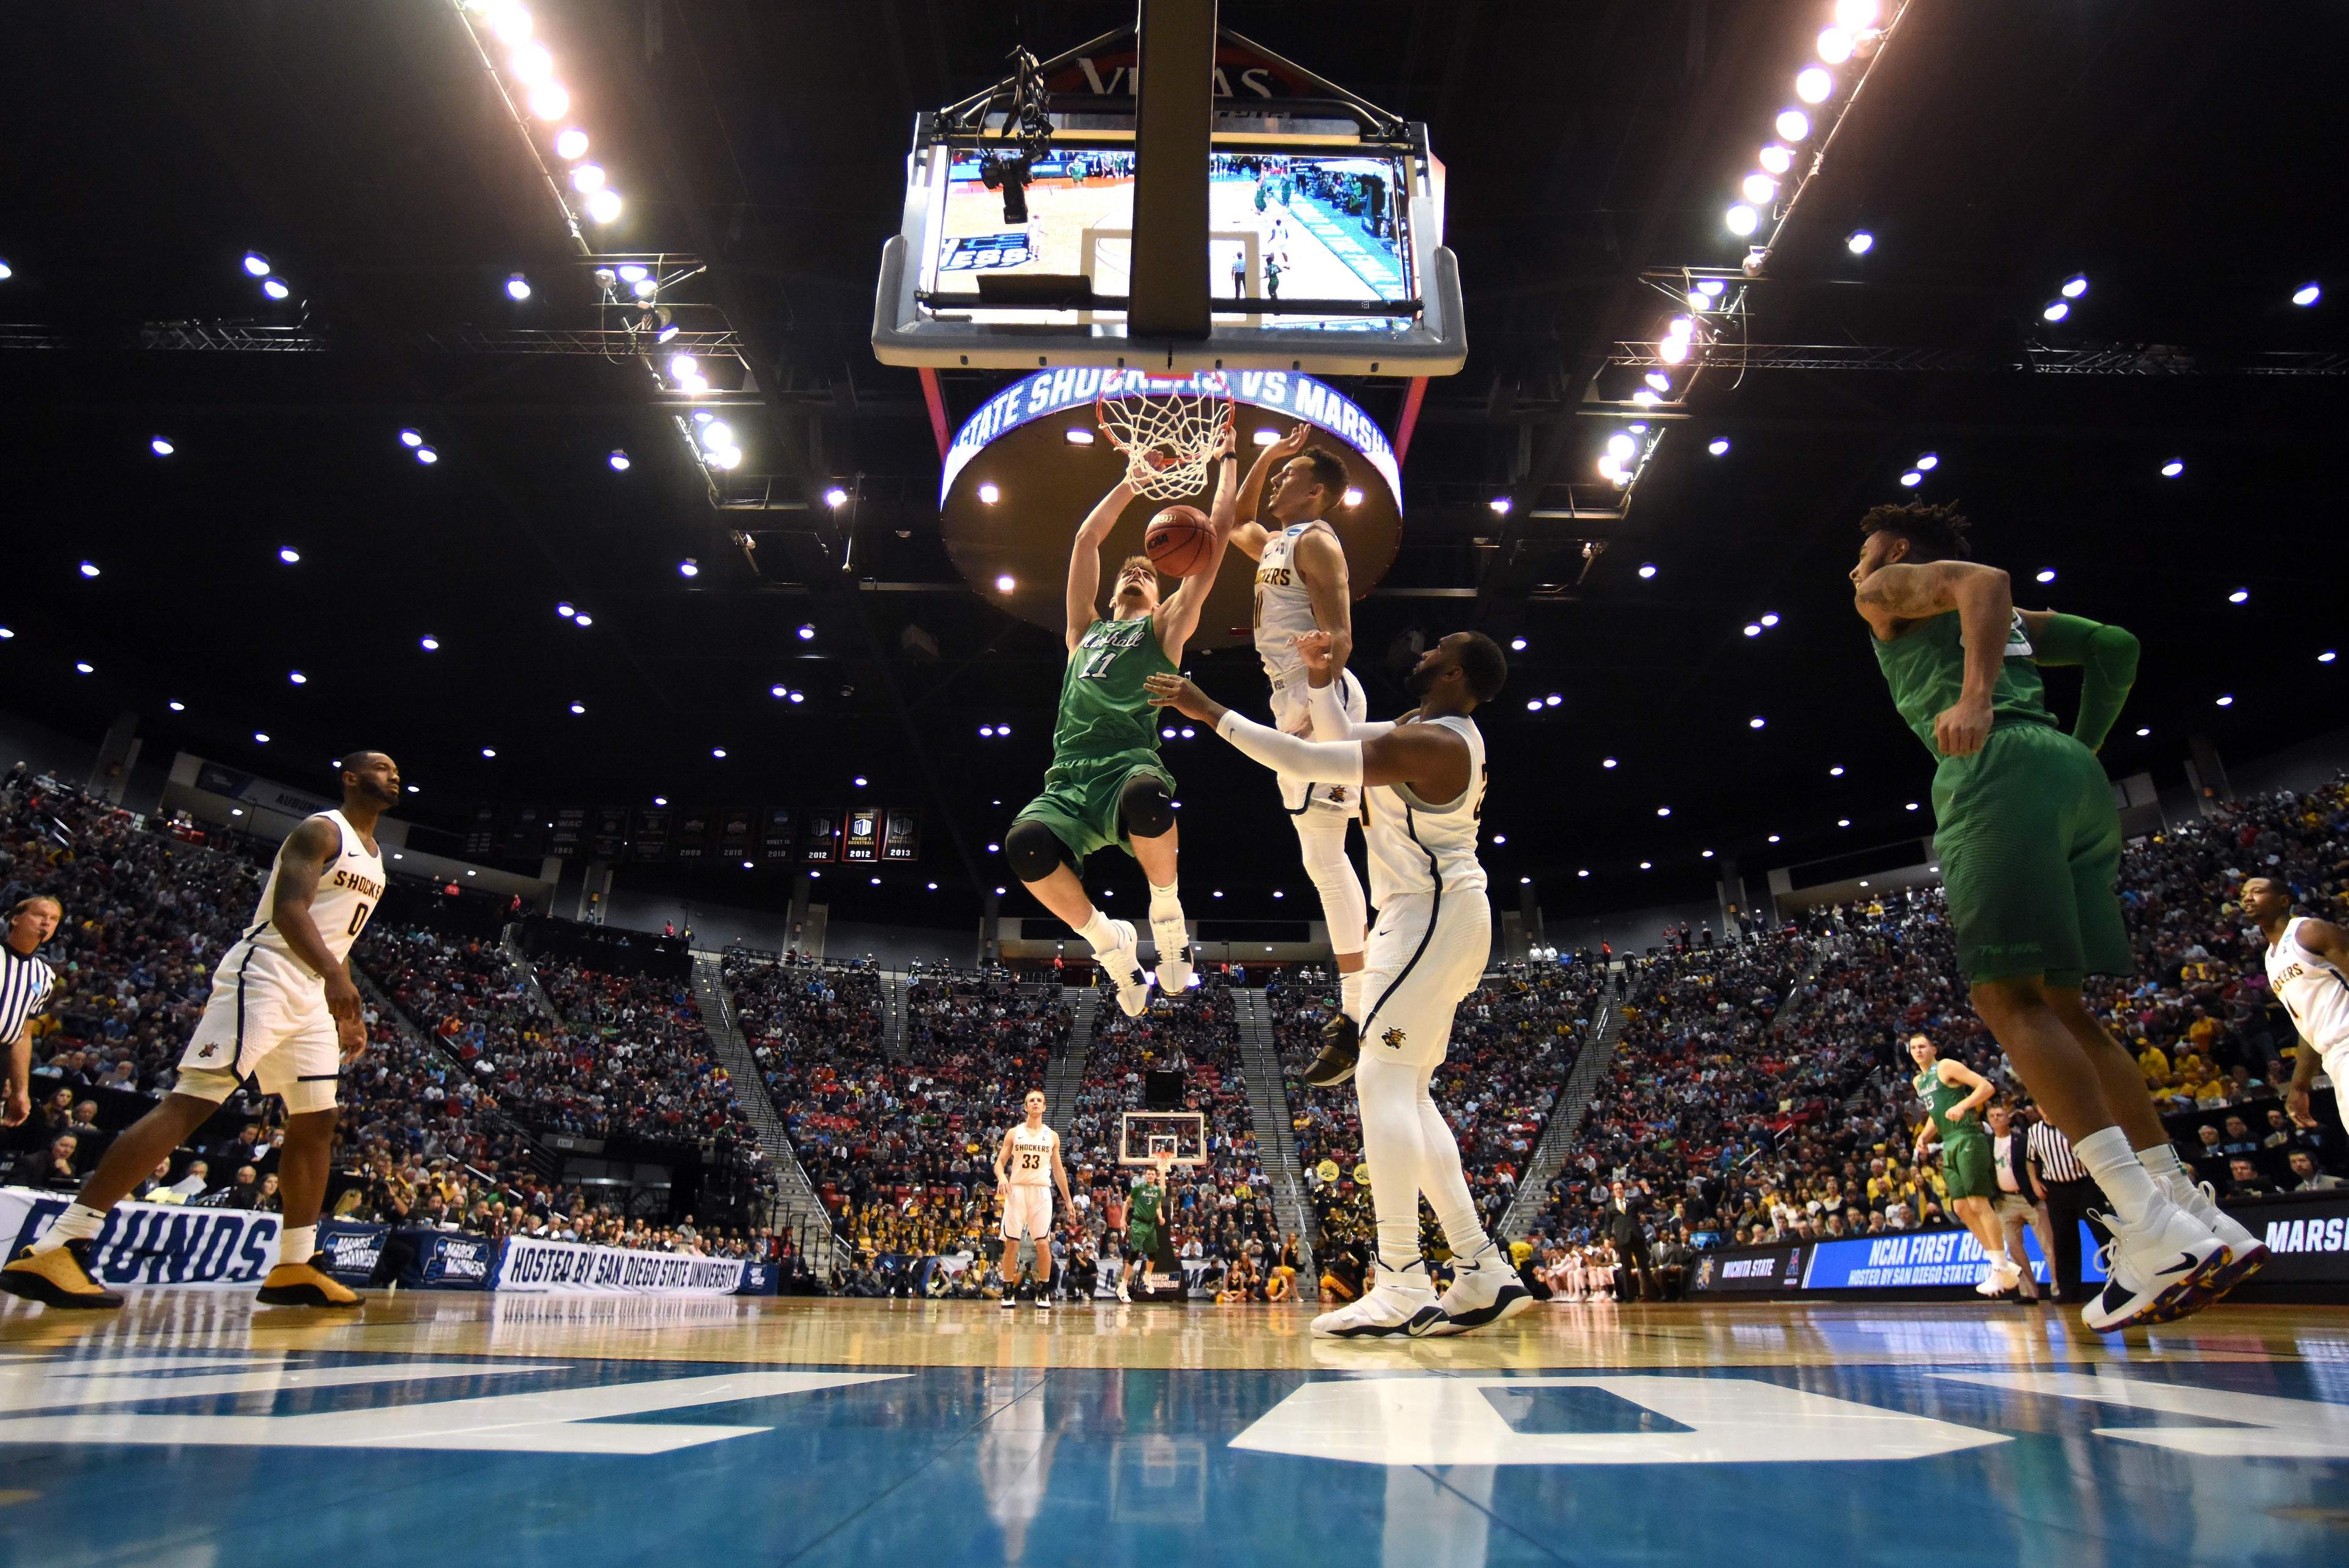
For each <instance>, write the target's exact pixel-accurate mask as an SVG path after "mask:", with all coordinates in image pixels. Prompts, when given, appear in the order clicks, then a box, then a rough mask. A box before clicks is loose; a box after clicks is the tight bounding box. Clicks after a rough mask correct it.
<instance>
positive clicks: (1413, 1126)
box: [1147, 631, 1533, 1339]
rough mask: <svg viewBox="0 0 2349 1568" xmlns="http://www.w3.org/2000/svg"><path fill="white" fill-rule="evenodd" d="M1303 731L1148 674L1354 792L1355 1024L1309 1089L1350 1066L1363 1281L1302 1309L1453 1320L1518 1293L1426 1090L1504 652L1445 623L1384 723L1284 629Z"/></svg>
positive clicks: (1443, 1018)
mask: <svg viewBox="0 0 2349 1568" xmlns="http://www.w3.org/2000/svg"><path fill="white" fill-rule="evenodd" d="M1297 649H1298V651H1299V655H1300V657H1301V658H1302V659H1304V662H1305V668H1306V672H1307V680H1308V691H1309V702H1310V703H1311V705H1312V716H1313V732H1314V733H1315V734H1317V735H1329V736H1332V737H1334V738H1333V739H1330V740H1326V741H1308V740H1303V739H1301V738H1299V737H1298V736H1294V735H1284V734H1282V733H1281V732H1278V730H1270V729H1267V728H1266V727H1265V726H1263V725H1261V724H1257V723H1253V722H1250V721H1248V720H1247V719H1244V718H1242V717H1240V715H1238V714H1237V713H1235V712H1232V711H1229V710H1227V709H1226V708H1225V707H1223V706H1222V705H1221V704H1220V703H1217V702H1214V701H1209V700H1208V698H1207V697H1206V694H1205V693H1203V692H1201V691H1199V689H1198V688H1197V687H1195V686H1194V685H1192V684H1191V683H1190V682H1189V681H1187V680H1184V679H1183V678H1182V677H1181V676H1179V675H1171V674H1169V675H1154V676H1152V677H1151V678H1150V680H1149V681H1148V683H1147V684H1148V686H1149V689H1150V693H1151V699H1152V701H1158V702H1164V703H1167V704H1169V705H1171V706H1173V707H1174V708H1176V709H1179V710H1180V711H1182V712H1184V713H1185V714H1187V715H1188V716H1190V717H1191V718H1194V719H1196V720H1198V721H1199V722H1201V723H1206V724H1213V725H1215V726H1216V733H1217V734H1219V735H1221V736H1223V737H1224V738H1225V739H1226V740H1227V741H1229V742H1231V743H1232V744H1233V745H1235V746H1237V747H1238V748H1239V749H1240V750H1241V751H1242V752H1245V753H1247V755H1249V756H1251V757H1253V758H1255V759H1256V760H1257V762H1260V763H1264V764H1265V765H1266V766H1267V767H1268V768H1271V769H1273V770H1274V771H1275V772H1276V773H1278V774H1281V775H1282V776H1283V777H1284V778H1286V779H1289V780H1297V781H1302V780H1308V779H1310V780H1313V781H1316V782H1318V783H1326V784H1342V785H1344V786H1346V787H1347V788H1349V789H1352V790H1361V791H1363V792H1364V793H1365V794H1366V795H1367V801H1366V804H1367V805H1368V806H1369V809H1370V830H1369V834H1368V838H1369V842H1370V857H1371V892H1372V894H1373V895H1374V896H1375V898H1376V900H1377V903H1378V909H1379V929H1377V930H1376V931H1375V932H1373V933H1372V934H1371V940H1370V947H1369V958H1368V961H1367V962H1366V963H1365V964H1364V966H1363V971H1362V973H1363V981H1364V984H1363V995H1364V996H1365V997H1367V998H1368V999H1369V1001H1368V1005H1367V1008H1366V1011H1365V1014H1364V1017H1363V1019H1362V1021H1361V1025H1360V1027H1359V1029H1357V1027H1356V1025H1355V1024H1354V1022H1353V1020H1352V1019H1351V1018H1350V1016H1348V1015H1344V1014H1340V1017H1339V1018H1338V1019H1336V1020H1334V1021H1333V1022H1332V1029H1333V1030H1334V1033H1333V1034H1332V1036H1331V1038H1330V1042H1329V1044H1327V1045H1326V1046H1325V1048H1324V1049H1323V1052H1322V1055H1321V1059H1320V1060H1319V1061H1318V1062H1316V1063H1315V1064H1314V1067H1313V1069H1312V1070H1310V1071H1309V1073H1308V1074H1307V1082H1309V1083H1312V1084H1315V1085H1330V1084H1338V1083H1343V1082H1344V1081H1345V1079H1346V1078H1347V1077H1349V1076H1351V1077H1352V1078H1353V1080H1354V1088H1355V1093H1356V1096H1357V1098H1358V1100H1359V1103H1360V1106H1361V1122H1362V1155H1363V1158H1364V1159H1365V1160H1366V1161H1367V1162H1368V1163H1369V1165H1370V1168H1371V1208H1372V1209H1373V1210H1375V1212H1376V1215H1377V1220H1378V1243H1379V1245H1378V1271H1377V1278H1376V1282H1375V1283H1374V1284H1373V1286H1372V1288H1371V1290H1369V1291H1368V1292H1366V1293H1364V1294H1363V1296H1362V1299H1361V1300H1360V1301H1358V1302H1355V1303H1352V1304H1351V1305H1350V1306H1345V1307H1341V1308H1340V1309H1339V1310H1337V1311H1336V1312H1329V1313H1324V1314H1321V1315H1320V1316H1319V1317H1317V1318H1315V1319H1314V1320H1313V1332H1314V1333H1315V1334H1323V1335H1328V1336H1333V1337H1337V1338H1344V1339H1354V1338H1377V1337H1392V1336H1394V1335H1398V1334H1414V1335H1417V1334H1460V1333H1464V1332H1465V1331H1466V1330H1469V1329H1472V1328H1481V1327H1483V1326H1485V1324H1490V1323H1497V1322H1499V1321H1500V1320H1501V1319H1503V1318H1506V1317H1510V1316H1514V1315H1515V1314H1517V1313H1519V1312H1522V1311H1524V1310H1525V1309H1526V1307H1528V1306H1530V1305H1531V1304H1532V1303H1533V1298H1532V1296H1531V1294H1530V1293H1527V1291H1526V1288H1525V1286H1524V1284H1523V1283H1522V1282H1520V1281H1519V1280H1518V1278H1517V1271H1516V1268H1515V1266H1514V1265H1512V1264H1511V1262H1510V1261H1509V1258H1508V1255H1507V1254H1506V1252H1504V1251H1502V1250H1501V1249H1500V1248H1498V1247H1496V1246H1495V1245H1494V1244H1493V1241H1492V1240H1491V1238H1490V1237H1488V1236H1486V1235H1485V1227H1484V1225H1483V1224H1482V1222H1480V1221H1479V1220H1478V1219H1477V1217H1476V1203H1475V1199H1474V1198H1473V1197H1471V1196H1470V1195H1469V1191H1468V1183H1467V1180H1466V1179H1465V1178H1464V1177H1463V1176H1462V1174H1461V1170H1460V1146H1459V1145H1458V1143H1456V1142H1455V1141H1454V1138H1453V1136H1452V1129H1451V1127H1449V1126H1447V1125H1446V1124H1445V1122H1444V1113H1443V1112H1442V1111H1440V1110H1438V1109H1437V1108H1436V1106H1435V1101H1434V1100H1433V1097H1431V1096H1430V1095H1429V1094H1428V1085H1429V1083H1430V1082H1431V1081H1432V1080H1433V1077H1434V1075H1435V1069H1436V1068H1437V1067H1438V1066H1440V1065H1442V1064H1443V1062H1444V1052H1445V1049H1446V1047H1447V1046H1448V1045H1449V1044H1450V1043H1451V1037H1452V1015H1453V1012H1454V1010H1455V1009H1456V1008H1457V1007H1458V1006H1459V1004H1460V1002H1461V999H1462V998H1464V997H1465V996H1466V995H1467V994H1468V993H1469V992H1471V991H1473V990H1475V987H1476V981H1477V979H1478V977H1479V976H1481V975H1482V974H1483V973H1484V971H1485V960H1486V959H1487V958H1489V957H1491V956H1492V947H1493V917H1492V912H1491V910H1490V909H1489V908H1488V907H1487V904H1486V901H1485V868H1484V867H1482V866H1481V865H1479V864H1478V863H1477V860H1476V824H1477V818H1478V816H1479V815H1481V813H1482V812H1483V809H1484V801H1485V738H1484V736H1483V735H1482V734H1481V733H1480V732H1478V731H1477V728H1476V723H1475V720H1474V719H1473V718H1471V717H1470V715H1471V714H1473V713H1474V712H1475V711H1476V708H1477V706H1478V704H1480V703H1483V702H1486V701H1491V700H1492V698H1493V696H1494V694H1495V693H1496V692H1498V691H1500V689H1501V684H1502V682H1503V681H1504V680H1506V679H1507V678H1508V671H1509V666H1508V659H1507V657H1506V655H1504V654H1503V653H1502V652H1501V649H1500V648H1499V647H1498V646H1497V645H1496V644H1495V642H1494V641H1493V639H1491V638H1489V637H1486V636H1485V634H1484V633H1482V632H1475V631H1458V632H1454V633H1453V634H1452V635H1451V636H1449V637H1447V638H1445V639H1443V640H1442V641H1441V642H1439V643H1437V644H1436V645H1435V646H1434V647H1433V648H1431V649H1428V650H1427V652H1426V653H1425V655H1423V657H1422V658H1421V659H1420V661H1419V663H1418V665H1417V667H1416V668H1414V669H1413V670H1412V672H1411V689H1412V691H1413V695H1415V696H1416V697H1417V698H1418V699H1419V707H1418V709H1417V710H1416V711H1413V712H1410V713H1406V714H1404V715H1403V716H1402V718H1401V719H1399V720H1397V721H1395V722H1393V723H1391V724H1383V723H1382V724H1361V725H1357V724H1353V723H1351V722H1350V721H1349V720H1348V719H1347V718H1346V715H1345V711H1344V710H1342V709H1341V708H1340V707H1339V705H1338V689H1337V687H1336V685H1335V684H1334V679H1335V674H1336V670H1335V661H1334V660H1333V659H1332V658H1331V656H1330V639H1329V636H1328V634H1327V633H1324V632H1318V631H1317V632H1309V633H1307V634H1305V635H1304V636H1301V637H1299V639H1297ZM1423 1195H1424V1196H1425V1197H1426V1199H1427V1200H1428V1202H1429V1204H1430V1205H1431V1206H1432V1207H1433V1209H1434V1210H1435V1218H1436V1220H1438V1221H1439V1222H1440V1223H1441V1224H1442V1225H1443V1227H1444V1239H1445V1240H1446V1241H1448V1242H1449V1243H1450V1244H1451V1247H1452V1255H1453V1260H1454V1277H1453V1282H1452V1286H1451V1288H1450V1289H1449V1290H1446V1291H1445V1292H1444V1296H1443V1299H1442V1300H1441V1301H1438V1300H1437V1298H1436V1294H1435V1291H1434V1289H1433V1287H1432V1286H1431V1285H1430V1283H1429V1282H1428V1276H1427V1265H1426V1260H1425V1259H1424V1258H1423V1257H1422V1256H1421V1255H1420V1251H1419V1200H1420V1199H1421V1197H1422V1196H1423Z"/></svg>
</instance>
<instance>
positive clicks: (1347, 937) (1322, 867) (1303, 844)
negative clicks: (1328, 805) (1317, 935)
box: [1288, 809, 1371, 953]
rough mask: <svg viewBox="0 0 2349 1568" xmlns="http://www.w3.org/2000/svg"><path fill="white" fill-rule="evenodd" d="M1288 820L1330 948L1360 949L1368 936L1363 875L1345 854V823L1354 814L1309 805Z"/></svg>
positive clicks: (1353, 951) (1338, 950) (1356, 951)
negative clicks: (1318, 903) (1317, 898)
mask: <svg viewBox="0 0 2349 1568" xmlns="http://www.w3.org/2000/svg"><path fill="white" fill-rule="evenodd" d="M1288 820H1289V821H1290V822H1292V823H1294V824H1295V825H1296V826H1297V846H1298V848H1299V851H1300V852H1302V854H1303V856H1304V859H1305V877H1306V880H1308V881H1309V882H1311V883H1312V884H1313V890H1314V891H1315V892H1316V893H1319V895H1320V896H1321V919H1323V921H1324V922H1326V923H1327V924H1328V926H1329V928H1330V950H1331V951H1332V952H1337V953H1358V952H1361V950H1362V946H1363V943H1364V942H1365V940H1367V939H1368V934H1369V930H1370V913H1371V911H1370V904H1369V902H1368V901H1367V900H1366V899H1365V898H1363V897H1362V879H1361V877H1359V876H1358V875H1356V874H1355V871H1354V863H1353V861H1352V860H1351V859H1350V858H1349V857H1347V854H1346V825H1347V824H1348V823H1350V822H1351V821H1352V820H1353V818H1351V817H1350V816H1344V815H1340V814H1339V813H1337V812H1334V811H1318V810H1312V809H1308V810H1306V811H1304V812H1301V813H1299V815H1295V816H1292V817H1290V818H1289V819H1288Z"/></svg>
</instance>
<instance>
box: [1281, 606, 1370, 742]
mask: <svg viewBox="0 0 2349 1568" xmlns="http://www.w3.org/2000/svg"><path fill="white" fill-rule="evenodd" d="M1295 640H1296V645H1297V654H1298V657H1299V659H1303V660H1304V662H1305V693H1306V695H1305V705H1306V711H1307V714H1308V716H1309V721H1310V722H1311V725H1312V728H1311V730H1310V733H1311V734H1312V736H1313V738H1314V739H1315V740H1317V741H1371V740H1376V739H1377V738H1378V737H1379V736H1381V735H1383V734H1386V733H1388V732H1391V731H1392V730H1393V729H1394V725H1392V723H1389V722H1387V721H1385V720H1383V719H1381V720H1377V721H1375V722H1368V723H1361V724H1357V723H1355V722H1354V721H1353V719H1352V717H1351V716H1350V715H1349V714H1348V713H1347V711H1346V705H1345V703H1344V702H1343V701H1340V694H1339V690H1338V670H1339V669H1340V666H1339V664H1338V662H1337V659H1336V657H1335V655H1334V652H1333V649H1334V648H1335V646H1336V645H1335V642H1334V639H1331V637H1330V634H1329V633H1328V632H1326V631H1300V632H1299V633H1298V634H1297V637H1296V639H1295Z"/></svg>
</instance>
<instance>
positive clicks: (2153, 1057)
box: [2137, 1040, 2169, 1089]
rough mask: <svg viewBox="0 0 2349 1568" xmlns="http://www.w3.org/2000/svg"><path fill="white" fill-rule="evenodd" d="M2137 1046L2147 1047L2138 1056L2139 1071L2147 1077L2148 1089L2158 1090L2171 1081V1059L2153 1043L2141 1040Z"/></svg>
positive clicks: (2146, 1084)
mask: <svg viewBox="0 0 2349 1568" xmlns="http://www.w3.org/2000/svg"><path fill="white" fill-rule="evenodd" d="M2137 1044H2140V1045H2143V1046H2144V1047H2145V1049H2144V1050H2142V1051H2140V1052H2138V1053H2137V1071H2138V1072H2140V1073H2143V1074H2144V1075H2145V1086H2146V1087H2147V1088H2148V1089H2158V1088H2159V1087H2160V1086H2161V1085H2163V1084H2165V1083H2167V1082H2168V1081H2169V1058H2168V1056H2165V1055H2163V1054H2162V1052H2161V1047H2160V1046H2158V1045H2156V1044H2153V1043H2152V1042H2151V1041H2148V1040H2140V1041H2138V1042H2137Z"/></svg>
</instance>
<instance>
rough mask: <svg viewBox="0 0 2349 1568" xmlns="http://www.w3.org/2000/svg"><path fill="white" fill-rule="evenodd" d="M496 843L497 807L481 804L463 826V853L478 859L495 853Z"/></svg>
mask: <svg viewBox="0 0 2349 1568" xmlns="http://www.w3.org/2000/svg"><path fill="white" fill-rule="evenodd" d="M497 845H498V813H497V808H496V807H495V806H489V805H485V806H482V807H481V808H480V809H479V810H477V811H475V812H474V813H473V820H472V821H471V822H470V823H468V824H467V825H466V826H465V854H466V855H467V857H471V858H476V859H478V858H480V857H483V856H487V855H491V854H493V853H495V852H496V849H497Z"/></svg>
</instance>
